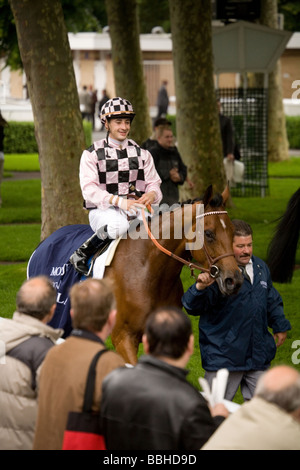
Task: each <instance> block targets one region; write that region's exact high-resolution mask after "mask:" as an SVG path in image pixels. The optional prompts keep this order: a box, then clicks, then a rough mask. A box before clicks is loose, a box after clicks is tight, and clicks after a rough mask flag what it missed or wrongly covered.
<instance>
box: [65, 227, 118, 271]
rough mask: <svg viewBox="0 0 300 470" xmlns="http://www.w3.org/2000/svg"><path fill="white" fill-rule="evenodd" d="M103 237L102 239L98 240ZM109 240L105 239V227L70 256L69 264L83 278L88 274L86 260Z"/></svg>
mask: <svg viewBox="0 0 300 470" xmlns="http://www.w3.org/2000/svg"><path fill="white" fill-rule="evenodd" d="M98 235H99V236H98ZM100 237H103V238H100ZM108 241H109V238H108V237H107V225H105V227H102V228H101V229H100V230H98V232H97V233H94V235H92V236H91V237H90V238H88V239H87V240H86V241H85V242H84V243H83V244H82V245H81V246H80V247H79V248H78V249H77V250H76V251H75V252H74V253H73V254H72V256H71V258H70V263H71V264H73V266H74V268H75V269H76V271H78V272H79V273H81V274H84V275H85V276H86V275H88V274H89V270H90V268H89V267H88V260H89V258H90V257H91V256H93V255H94V254H95V253H96V252H97V251H98V250H99V249H100V248H101V247H103V246H104V245H105V244H106V243H107V242H108Z"/></svg>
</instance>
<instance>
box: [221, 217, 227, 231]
mask: <svg viewBox="0 0 300 470" xmlns="http://www.w3.org/2000/svg"><path fill="white" fill-rule="evenodd" d="M220 222H221V225H222V227H223V229H224V230H226V224H225V221H224V220H223V219H220Z"/></svg>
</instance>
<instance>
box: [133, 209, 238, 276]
mask: <svg viewBox="0 0 300 470" xmlns="http://www.w3.org/2000/svg"><path fill="white" fill-rule="evenodd" d="M141 212H142V217H143V222H144V226H145V228H146V230H147V232H148V235H149V237H150V238H151V240H152V242H153V243H154V245H155V246H156V247H157V248H158V249H159V250H160V251H162V252H163V253H165V254H166V255H168V256H170V257H171V258H173V259H176V260H177V261H179V262H180V263H182V264H184V265H186V266H188V267H189V268H190V270H191V276H192V277H194V278H195V279H196V276H195V275H194V269H198V270H200V271H205V272H207V273H209V274H210V276H211V277H212V278H216V277H218V275H219V272H220V270H219V268H218V266H216V264H215V263H216V262H217V261H219V260H220V259H222V258H226V257H227V256H234V253H225V254H224V255H220V256H217V257H216V258H212V257H211V256H210V254H209V253H208V251H207V248H206V246H205V243H204V242H203V250H204V253H205V256H206V259H207V261H208V264H209V269H207V268H203V267H202V266H200V265H198V264H195V263H190V262H189V261H187V260H186V259H184V258H181V257H180V256H177V255H175V253H172V252H171V251H169V250H167V249H166V248H164V247H163V246H162V245H161V244H160V243H159V242H158V241H157V240H156V238H155V237H154V235H153V234H152V232H151V230H150V228H149V225H148V224H147V221H146V217H145V212H144V209H142V211H141ZM219 214H227V211H213V212H204V213H203V214H199V215H197V216H196V218H197V219H198V218H200V217H206V216H208V215H219Z"/></svg>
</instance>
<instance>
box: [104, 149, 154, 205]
mask: <svg viewBox="0 0 300 470" xmlns="http://www.w3.org/2000/svg"><path fill="white" fill-rule="evenodd" d="M96 154H97V158H98V176H99V182H100V187H101V188H102V189H105V190H106V191H108V192H109V193H111V194H118V195H119V196H122V195H124V196H125V195H127V194H129V193H130V190H129V188H130V186H131V184H133V185H134V186H135V188H136V189H137V190H138V191H139V192H141V193H144V192H145V176H144V169H143V168H144V162H143V158H142V155H141V149H140V148H139V147H137V146H135V145H132V144H131V142H130V141H129V145H128V147H127V148H126V149H124V150H119V149H112V148H110V147H104V148H99V149H97V150H96Z"/></svg>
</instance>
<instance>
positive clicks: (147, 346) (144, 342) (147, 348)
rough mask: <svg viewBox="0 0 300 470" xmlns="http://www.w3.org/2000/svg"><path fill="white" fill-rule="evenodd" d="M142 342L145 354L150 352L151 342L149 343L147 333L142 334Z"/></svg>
mask: <svg viewBox="0 0 300 470" xmlns="http://www.w3.org/2000/svg"><path fill="white" fill-rule="evenodd" d="M142 343H143V347H144V352H145V354H149V343H148V339H147V336H146V335H145V333H144V334H143V336H142Z"/></svg>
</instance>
